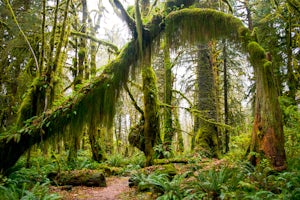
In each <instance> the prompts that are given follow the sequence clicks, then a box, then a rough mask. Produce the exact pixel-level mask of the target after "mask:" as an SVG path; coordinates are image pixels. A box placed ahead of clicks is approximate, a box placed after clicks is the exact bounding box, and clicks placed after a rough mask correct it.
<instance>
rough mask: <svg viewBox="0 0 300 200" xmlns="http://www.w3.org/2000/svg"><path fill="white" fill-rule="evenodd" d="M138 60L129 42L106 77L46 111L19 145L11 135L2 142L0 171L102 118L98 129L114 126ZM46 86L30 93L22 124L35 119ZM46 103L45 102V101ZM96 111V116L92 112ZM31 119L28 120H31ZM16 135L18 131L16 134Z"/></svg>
mask: <svg viewBox="0 0 300 200" xmlns="http://www.w3.org/2000/svg"><path fill="white" fill-rule="evenodd" d="M136 60H138V57H137V48H136V43H135V41H132V42H129V43H128V45H127V46H125V47H124V49H123V50H122V51H121V53H120V54H119V56H118V57H117V59H116V60H114V61H112V62H111V63H109V64H107V65H106V66H105V70H104V71H103V73H102V74H101V75H100V76H99V77H97V78H95V79H94V80H92V81H91V82H90V83H89V84H87V85H86V86H84V87H82V88H81V89H79V90H78V91H77V92H76V94H75V95H74V96H73V97H71V98H69V99H68V100H66V101H65V102H64V103H62V104H61V105H60V106H58V107H57V108H55V109H54V110H52V111H49V110H48V111H47V112H46V113H44V114H43V115H42V116H40V117H37V118H36V119H34V120H33V121H32V122H31V123H28V124H26V125H25V126H23V127H22V128H21V129H20V130H18V134H20V135H21V139H20V141H18V142H16V141H14V140H12V139H11V137H9V135H8V136H7V137H5V138H2V139H1V140H0V151H1V152H7V153H6V154H4V153H2V154H0V160H1V162H0V170H6V169H8V168H9V167H11V166H12V165H13V164H14V163H15V162H16V161H17V160H18V158H19V157H20V156H21V155H22V154H23V153H24V152H25V151H26V150H27V149H28V148H29V147H30V146H31V145H32V144H35V143H38V142H40V141H41V135H42V136H43V140H46V139H48V138H49V137H51V136H56V135H60V134H61V135H69V136H70V137H71V136H72V135H74V134H75V135H79V134H81V133H82V130H83V128H84V127H85V126H87V125H88V124H89V123H90V121H91V119H92V118H94V117H95V118H99V125H101V124H102V125H103V126H111V125H112V122H113V117H114V113H115V102H116V100H117V98H118V96H119V91H120V90H121V88H122V86H123V84H124V83H125V82H126V81H127V78H128V76H129V72H130V68H131V66H132V65H133V64H134V63H135V62H136ZM43 86H44V84H43V81H42V80H41V79H37V80H35V81H34V83H33V84H32V88H31V89H30V90H29V91H28V94H27V96H26V98H27V99H25V100H24V102H23V103H22V106H21V109H20V113H19V120H18V121H20V122H23V120H24V119H28V116H30V117H32V116H31V115H32V113H33V112H32V107H31V106H32V105H35V104H34V102H32V101H33V99H34V97H35V94H36V93H37V91H38V90H39V89H41V88H43ZM43 99H44V98H43ZM92 111H94V112H92ZM30 117H29V118H30ZM14 131H16V130H14Z"/></svg>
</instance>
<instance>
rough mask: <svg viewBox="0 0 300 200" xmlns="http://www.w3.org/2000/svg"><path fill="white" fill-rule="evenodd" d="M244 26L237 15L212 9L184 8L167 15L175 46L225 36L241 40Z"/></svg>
mask: <svg viewBox="0 0 300 200" xmlns="http://www.w3.org/2000/svg"><path fill="white" fill-rule="evenodd" d="M243 27H244V26H243V24H242V22H241V21H240V20H239V19H237V18H236V17H234V16H232V15H229V14H225V13H223V12H219V11H216V10H212V9H200V8H193V9H182V10H180V11H175V12H172V13H170V14H169V15H168V16H167V17H166V32H167V38H168V39H169V41H168V42H169V44H172V45H173V46H175V47H177V46H180V45H186V44H195V43H196V42H206V41H208V40H211V39H219V38H224V37H226V38H228V39H231V40H239V39H241V38H240V32H244V31H242V29H243Z"/></svg>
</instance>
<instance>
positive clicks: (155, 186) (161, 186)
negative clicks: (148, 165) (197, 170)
mask: <svg viewBox="0 0 300 200" xmlns="http://www.w3.org/2000/svg"><path fill="white" fill-rule="evenodd" d="M185 177H186V174H183V175H175V176H174V177H173V178H171V177H170V176H169V175H168V174H166V173H161V172H160V171H156V172H154V173H150V174H149V175H145V174H143V173H136V174H133V175H132V177H131V180H132V182H134V183H135V184H136V185H137V186H138V190H140V191H151V192H153V193H155V194H158V195H159V197H158V198H157V199H174V200H175V199H183V197H184V192H183V190H182V183H183V180H184V179H185Z"/></svg>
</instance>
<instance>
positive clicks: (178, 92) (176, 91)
mask: <svg viewBox="0 0 300 200" xmlns="http://www.w3.org/2000/svg"><path fill="white" fill-rule="evenodd" d="M172 92H175V93H177V94H179V95H180V96H181V97H182V98H183V99H185V100H186V101H187V102H188V104H189V105H190V108H191V107H193V106H194V104H193V103H192V102H191V100H189V98H187V97H186V96H185V95H184V94H183V93H182V92H180V91H179V90H172Z"/></svg>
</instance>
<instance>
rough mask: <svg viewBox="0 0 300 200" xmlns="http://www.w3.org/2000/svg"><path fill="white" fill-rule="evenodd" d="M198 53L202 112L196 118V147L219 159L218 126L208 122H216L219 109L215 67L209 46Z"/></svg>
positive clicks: (200, 108)
mask: <svg viewBox="0 0 300 200" xmlns="http://www.w3.org/2000/svg"><path fill="white" fill-rule="evenodd" d="M199 47H200V48H199V51H198V66H197V80H198V91H199V93H198V101H197V109H198V110H199V111H200V112H201V113H200V115H201V116H200V117H197V116H196V119H195V121H196V123H198V124H199V127H198V129H197V130H196V131H197V132H196V138H195V142H196V144H195V147H196V148H200V149H199V150H200V151H204V152H206V153H207V155H208V156H212V157H219V149H218V129H217V126H216V125H215V124H213V123H211V122H208V120H212V121H213V122H216V118H217V108H216V101H215V93H214V77H213V66H212V65H211V63H210V55H209V51H208V47H207V45H200V46H199Z"/></svg>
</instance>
